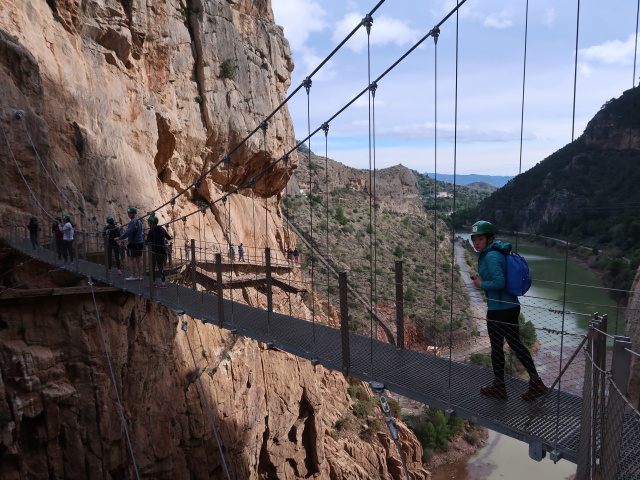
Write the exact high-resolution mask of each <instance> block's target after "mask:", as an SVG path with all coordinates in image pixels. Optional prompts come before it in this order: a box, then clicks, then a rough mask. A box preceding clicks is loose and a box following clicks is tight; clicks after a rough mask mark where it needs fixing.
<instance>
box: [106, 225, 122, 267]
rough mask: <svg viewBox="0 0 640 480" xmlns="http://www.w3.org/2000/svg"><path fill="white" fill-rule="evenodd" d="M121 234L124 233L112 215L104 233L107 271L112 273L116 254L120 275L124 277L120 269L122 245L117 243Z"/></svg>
mask: <svg viewBox="0 0 640 480" xmlns="http://www.w3.org/2000/svg"><path fill="white" fill-rule="evenodd" d="M121 233H122V232H121V231H120V228H119V227H117V226H116V221H115V219H114V218H113V217H112V216H111V215H109V216H108V217H107V224H106V225H105V227H104V230H103V231H102V236H103V238H104V243H105V248H106V249H107V271H108V272H109V273H111V266H112V265H113V256H114V254H115V257H116V268H117V269H118V275H122V270H121V269H120V268H121V267H120V244H119V243H118V241H117V238H118V236H119V235H120V234H121Z"/></svg>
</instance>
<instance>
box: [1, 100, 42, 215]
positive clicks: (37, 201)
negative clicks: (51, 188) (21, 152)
mask: <svg viewBox="0 0 640 480" xmlns="http://www.w3.org/2000/svg"><path fill="white" fill-rule="evenodd" d="M0 112H2V111H1V110H0ZM0 129H2V135H3V136H4V141H5V143H6V144H7V149H8V150H9V153H10V154H11V158H12V159H13V163H14V164H15V166H16V168H17V169H18V173H19V174H20V177H21V178H22V181H23V182H24V184H25V186H26V187H27V190H29V193H30V194H31V196H32V197H33V200H34V201H35V202H36V203H37V204H38V207H40V210H42V212H43V213H44V214H45V215H46V216H47V217H49V219H50V220H54V217H53V216H52V215H51V214H50V213H49V212H47V209H46V208H44V206H43V205H42V204H41V203H40V201H39V200H38V197H36V194H35V193H33V190H32V189H31V187H30V186H29V182H27V179H26V178H25V176H24V174H23V173H22V169H21V168H20V165H18V161H17V160H16V157H15V155H14V154H13V149H12V148H11V143H10V142H9V138H8V137H7V132H6V131H5V129H4V126H3V125H2V121H1V119H0Z"/></svg>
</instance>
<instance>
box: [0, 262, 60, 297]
mask: <svg viewBox="0 0 640 480" xmlns="http://www.w3.org/2000/svg"><path fill="white" fill-rule="evenodd" d="M31 260H35V259H31ZM25 263H27V262H23V263H21V264H20V265H18V267H20V266H22V265H24V264H25ZM18 267H16V268H18ZM13 270H15V268H14V269H13ZM58 270H62V267H58V268H53V269H51V270H49V271H47V272H45V273H43V274H42V275H38V276H37V277H34V278H30V279H29V280H25V281H24V282H22V283H19V284H18V285H14V286H13V287H7V288H5V289H4V290H0V295H2V294H3V293H6V292H8V291H10V290H15V289H16V288H18V287H21V286H22V285H26V284H27V283H31V282H35V281H36V280H39V279H41V278H42V277H46V276H47V275H49V274H50V273H54V272H57V271H58Z"/></svg>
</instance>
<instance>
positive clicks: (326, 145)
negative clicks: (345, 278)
mask: <svg viewBox="0 0 640 480" xmlns="http://www.w3.org/2000/svg"><path fill="white" fill-rule="evenodd" d="M639 1H640V0H639ZM322 130H323V131H324V175H325V176H324V184H325V192H326V194H327V199H326V202H325V222H326V224H325V230H326V234H325V235H326V243H327V260H329V255H330V253H331V246H330V244H329V139H328V136H329V124H328V123H323V124H322ZM288 221H289V218H288V217H287V222H288ZM325 269H326V270H327V317H329V318H330V317H331V312H330V311H329V305H330V304H331V286H330V280H331V271H330V270H329V268H326V267H325Z"/></svg>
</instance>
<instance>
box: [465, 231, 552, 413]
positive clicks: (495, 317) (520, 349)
mask: <svg viewBox="0 0 640 480" xmlns="http://www.w3.org/2000/svg"><path fill="white" fill-rule="evenodd" d="M471 242H472V243H473V248H474V249H475V250H476V252H479V253H480V256H479V258H478V275H476V276H474V275H472V276H471V279H472V280H473V283H474V285H475V286H476V287H478V288H480V289H481V290H483V291H484V292H485V294H486V296H487V331H488V333H489V341H490V343H491V364H492V365H493V375H494V377H495V378H494V381H493V383H492V384H491V385H489V386H486V387H482V388H481V389H480V393H482V394H483V395H487V396H489V397H498V398H507V388H506V386H505V383H504V367H505V356H504V342H505V340H506V341H507V343H508V344H509V346H510V347H511V350H512V351H513V353H515V354H516V357H518V360H520V363H522V365H523V366H524V368H525V369H526V370H527V372H528V373H529V389H528V390H527V391H526V392H524V393H522V395H521V397H522V399H523V400H534V399H536V398H538V397H540V396H541V395H544V394H545V393H546V391H547V387H546V386H545V384H544V383H543V382H542V379H541V378H540V376H539V375H538V372H537V370H536V367H535V365H534V363H533V358H532V357H531V352H529V350H528V349H527V347H525V345H524V344H523V343H522V340H521V339H520V327H519V324H518V319H519V316H520V302H519V301H518V297H516V296H515V295H512V294H510V293H509V292H507V290H506V289H505V287H506V273H507V260H506V255H507V254H508V253H509V252H510V251H511V244H510V243H502V242H499V241H496V240H495V228H494V226H493V225H492V224H491V223H489V222H485V221H478V222H476V223H474V224H473V227H472V229H471Z"/></svg>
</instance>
